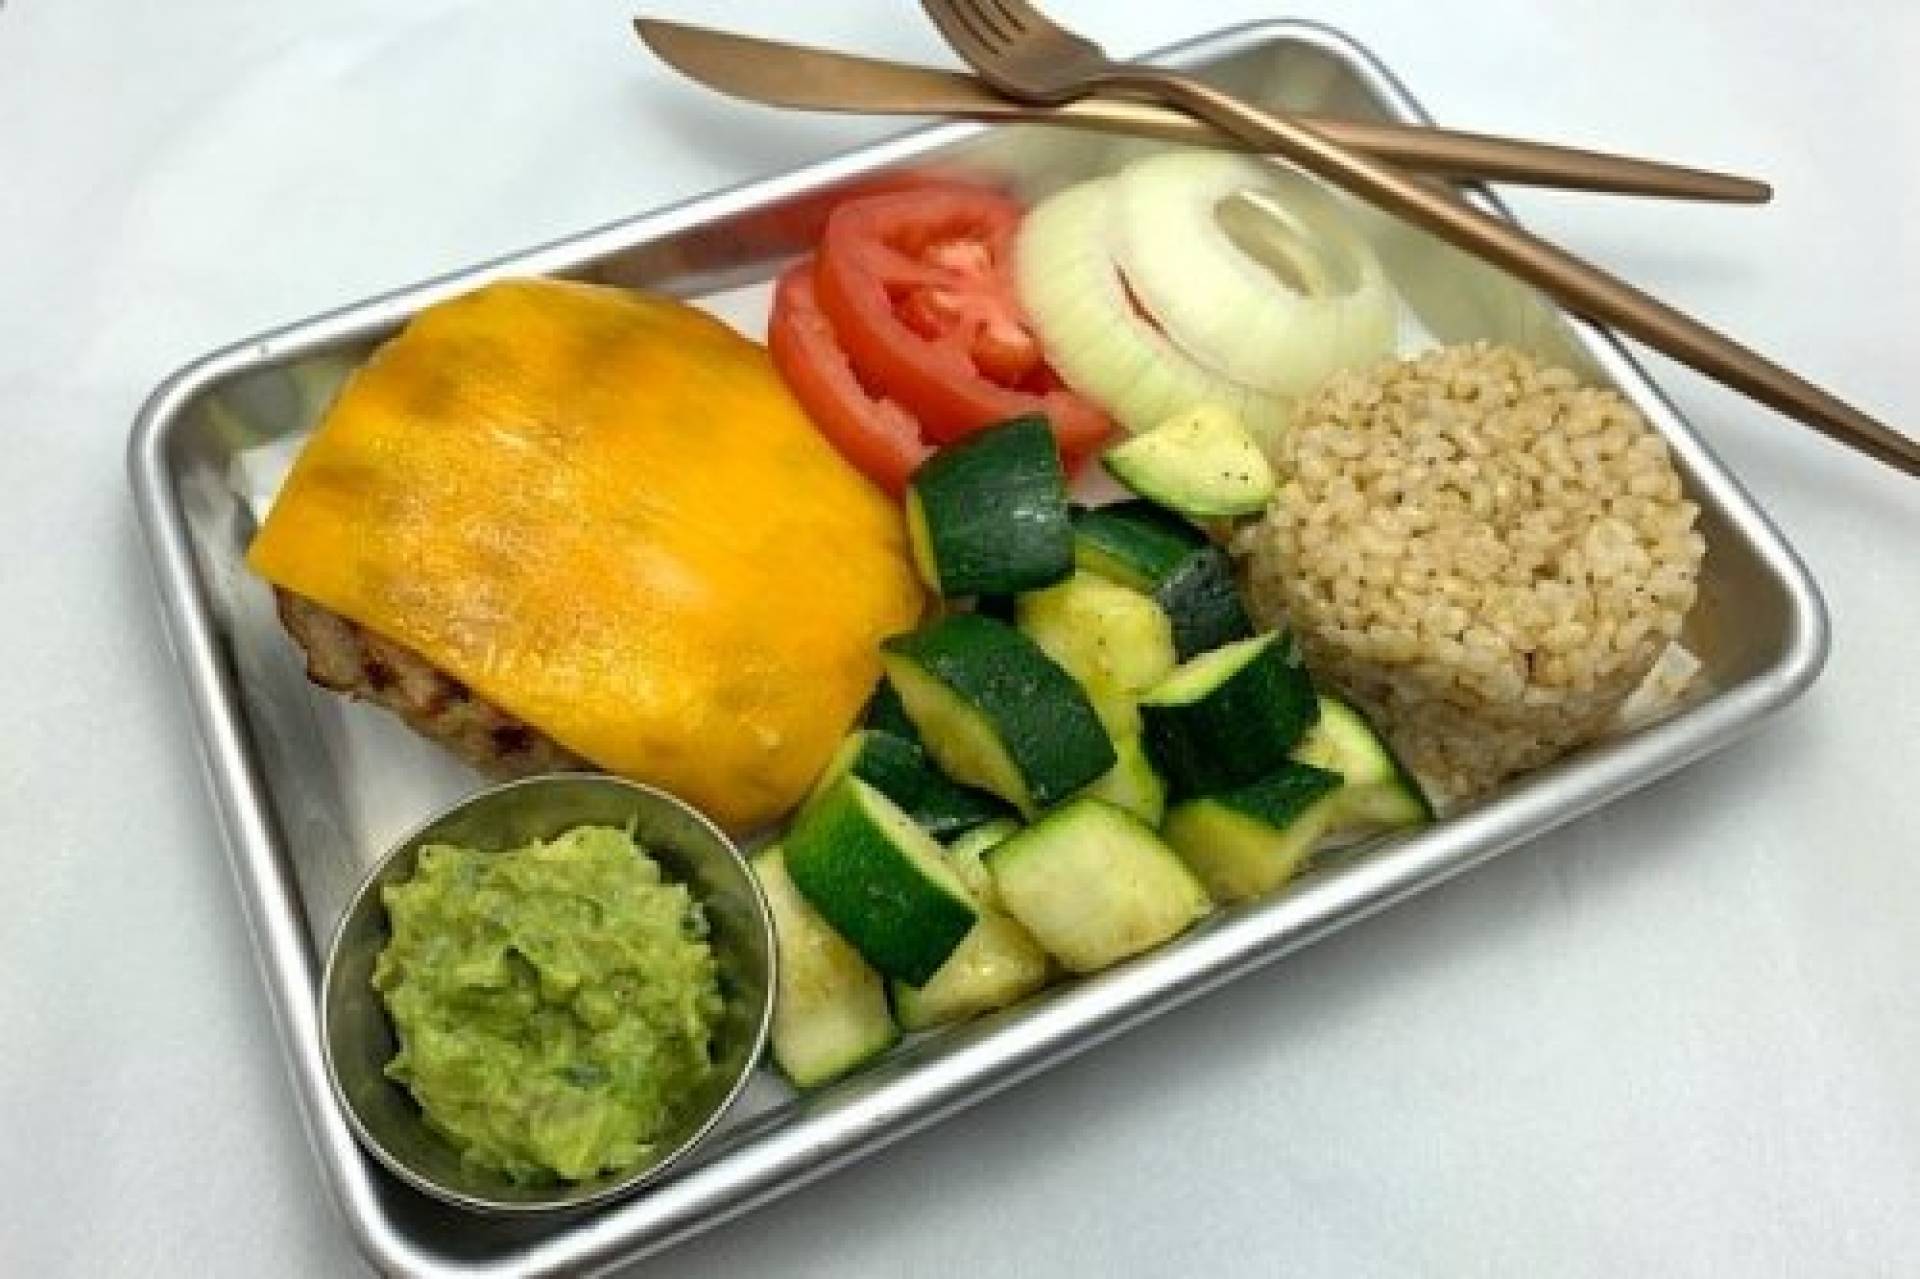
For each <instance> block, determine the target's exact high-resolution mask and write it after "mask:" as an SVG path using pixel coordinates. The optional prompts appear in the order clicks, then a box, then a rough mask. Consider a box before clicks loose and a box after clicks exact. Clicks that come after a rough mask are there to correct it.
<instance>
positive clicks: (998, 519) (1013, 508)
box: [907, 416, 1073, 599]
mask: <svg viewBox="0 0 1920 1279" xmlns="http://www.w3.org/2000/svg"><path fill="white" fill-rule="evenodd" d="M907 510H908V523H909V526H910V528H911V530H912V533H913V539H914V551H915V560H916V562H917V563H919V565H920V567H921V571H922V575H923V576H924V577H926V579H927V585H928V586H929V587H931V588H933V589H934V590H936V591H938V592H939V593H940V594H941V595H942V596H943V597H945V598H947V599H954V598H957V597H960V596H967V595H1014V594H1018V593H1019V592H1021V591H1030V590H1037V589H1038V588H1040V587H1042V586H1050V585H1052V584H1053V583H1055V582H1058V581H1060V580H1062V579H1063V578H1065V577H1066V576H1067V574H1068V573H1070V572H1072V571H1073V524H1072V521H1071V520H1070V519H1069V517H1068V514H1067V476H1066V472H1065V471H1064V470H1063V469H1062V468H1061V465H1060V452H1059V449H1058V448H1057V447H1056V446H1055V444H1054V440H1053V431H1052V430H1051V429H1050V428H1049V427H1048V426H1047V420H1046V419H1045V418H1044V417H1038V416H1029V417H1017V418H1012V419H1009V420H1008V421H1005V422H1002V423H1000V424H999V425H997V426H990V427H988V428H987V429H986V430H984V431H981V432H979V433H978V434H975V435H970V436H968V437H967V438H966V439H964V440H960V441H958V442H956V443H954V444H950V445H948V446H947V447H946V448H944V449H941V450H940V451H939V452H938V453H936V454H934V455H933V456H932V457H930V458H928V459H927V460H926V461H925V462H922V463H921V464H920V468H919V469H918V470H917V471H915V472H914V474H913V478H912V480H911V481H909V483H908V488H907Z"/></svg>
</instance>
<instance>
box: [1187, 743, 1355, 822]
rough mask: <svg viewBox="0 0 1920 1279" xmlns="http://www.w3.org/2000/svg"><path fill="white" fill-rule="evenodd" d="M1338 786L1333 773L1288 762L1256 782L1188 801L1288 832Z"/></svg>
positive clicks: (1336, 775) (1339, 782)
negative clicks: (1237, 814)
mask: <svg viewBox="0 0 1920 1279" xmlns="http://www.w3.org/2000/svg"><path fill="white" fill-rule="evenodd" d="M1340 785H1341V781H1340V774H1338V773H1336V772H1332V771H1331V770H1329V769H1325V768H1315V767H1314V766H1313V765H1311V764H1301V763H1297V762H1295V761H1292V760H1288V761H1287V762H1285V763H1283V764H1281V765H1280V767H1279V769H1278V770H1277V771H1275V772H1271V773H1268V774H1267V775H1266V776H1265V777H1262V778H1261V779H1259V780H1258V781H1255V782H1250V783H1248V784H1247V785H1245V786H1241V787H1237V788H1236V789H1234V790H1230V791H1222V792H1220V793H1219V794H1215V795H1208V796H1205V797H1203V798H1201V799H1198V800H1191V801H1189V802H1190V803H1196V804H1217V805H1219V806H1220V807H1222V808H1225V809H1229V810H1231V811H1233V812H1236V813H1240V814H1243V815H1245V816H1247V817H1251V818H1253V819H1254V820H1255V821H1257V822H1259V823H1260V824H1261V825H1263V826H1267V827H1269V828H1271V829H1273V830H1287V829H1289V828H1291V827H1292V826H1294V825H1295V824H1296V823H1297V822H1298V821H1299V820H1300V818H1301V816H1302V815H1304V814H1305V813H1306V812H1307V811H1308V810H1310V809H1311V808H1312V807H1313V806H1314V805H1315V804H1318V803H1319V802H1320V801H1321V800H1323V799H1325V798H1326V797H1327V796H1329V795H1331V794H1333V793H1334V792H1335V791H1337V790H1339V789H1340Z"/></svg>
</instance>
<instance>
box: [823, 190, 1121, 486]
mask: <svg viewBox="0 0 1920 1279" xmlns="http://www.w3.org/2000/svg"><path fill="white" fill-rule="evenodd" d="M1019 221H1020V208H1019V206H1018V205H1016V204H1015V203H1014V202H1013V201H1012V200H1009V199H1008V198H1007V197H1006V196H1003V195H1000V194H998V193H997V192H993V191H988V190H986V189H984V188H981V187H973V186H965V185H961V184H958V183H948V184H943V185H937V186H927V187H922V188H919V189H917V190H907V191H899V192H893V193H889V194H884V195H875V196H869V197H865V198H862V199H858V200H852V201H849V202H847V203H845V204H842V205H841V206H840V207H839V208H837V209H835V210H834V211H833V214H832V216H830V217H829V218H828V219H827V227H826V231H825V232H824V233H823V234H822V236H821V239H820V252H819V258H818V266H817V267H816V270H815V284H816V286H817V288H818V291H819V302H820V309H821V310H822V311H823V312H824V313H825V314H826V317H827V319H828V320H829V321H830V322H831V323H832V326H833V331H834V332H835V333H836V334H838V335H839V339H840V347H841V349H842V350H844V351H845V352H846V353H847V355H848V357H849V358H850V359H851V360H852V361H853V365H854V367H855V368H856V369H858V370H859V373H860V377H861V379H862V380H863V381H864V382H865V383H866V384H867V385H868V386H875V387H883V388H885V390H886V393H887V395H888V396H889V397H890V398H892V399H894V400H896V401H898V402H899V404H900V406H901V407H902V408H904V409H906V410H907V411H908V412H909V413H911V414H912V415H913V416H914V417H915V418H916V419H918V420H919V422H920V425H921V427H922V429H923V430H924V431H925V432H926V434H927V436H928V437H929V438H931V439H933V440H936V441H939V442H941V443H947V442H949V441H952V440H957V439H959V438H961V437H962V436H965V435H970V434H972V433H973V432H975V431H978V430H980V429H981V428H983V427H987V426H991V425H993V424H994V423H995V422H1001V421H1005V420H1006V419H1007V418H1010V417H1018V416H1020V415H1021V414H1025V413H1044V414H1045V415H1046V416H1047V418H1048V419H1049V420H1050V421H1051V422H1052V423H1053V430H1054V435H1055V436H1056V438H1058V439H1059V441H1060V451H1061V453H1062V454H1063V455H1064V456H1065V458H1066V459H1067V461H1068V462H1069V464H1071V463H1072V462H1074V461H1075V460H1077V459H1079V458H1083V457H1085V456H1086V455H1087V454H1088V453H1090V452H1092V451H1093V449H1095V448H1096V447H1098V445H1099V444H1100V441H1101V440H1103V439H1105V438H1106V436H1107V433H1108V432H1109V431H1110V430H1111V429H1112V424H1111V423H1110V422H1109V421H1108V420H1107V417H1106V415H1105V414H1104V413H1102V412H1101V411H1100V410H1099V409H1098V408H1096V407H1094V406H1093V405H1092V404H1091V403H1089V402H1088V401H1086V400H1084V399H1082V398H1080V397H1079V396H1078V395H1075V394H1074V393H1073V392H1071V391H1069V390H1067V389H1066V388H1065V387H1063V386H1061V385H1060V382H1059V380H1058V379H1057V378H1055V377H1054V376H1053V371H1052V370H1051V369H1049V368H1048V367H1047V365H1046V361H1045V359H1044V357H1043V354H1042V352H1041V349H1040V340H1039V338H1037V337H1036V336H1035V335H1034V332H1033V329H1032V327H1031V326H1030V325H1029V324H1028V323H1027V319H1026V316H1025V314H1024V313H1023V312H1022V311H1021V308H1020V303H1019V299H1018V297H1017V296H1016V294H1015V292H1014V285H1013V236H1014V229H1015V227H1016V226H1017V225H1018V224H1019Z"/></svg>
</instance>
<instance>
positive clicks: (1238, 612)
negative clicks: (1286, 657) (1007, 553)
mask: <svg viewBox="0 0 1920 1279" xmlns="http://www.w3.org/2000/svg"><path fill="white" fill-rule="evenodd" d="M1073 559H1074V563H1075V565H1077V566H1078V567H1079V568H1081V569H1083V570H1085V571H1086V572H1089V573H1095V574H1098V575H1099V576H1101V577H1104V578H1106V579H1107V580H1108V581H1111V582H1118V583H1119V584H1120V585H1122V586H1126V587H1130V588H1132V589H1133V590H1136V591H1140V592H1142V593H1144V594H1147V595H1151V596H1152V597H1153V598H1154V600H1155V601H1156V602H1158V603H1159V605H1160V607H1161V608H1163V609H1165V610H1166V614H1167V617H1168V618H1169V619H1170V620H1171V621H1172V623H1173V648H1174V655H1175V657H1176V658H1178V659H1179V660H1180V661H1183V662H1184V661H1186V660H1187V659H1189V658H1191V657H1196V656H1198V655H1199V654H1201V653H1205V652H1208V651H1210V650H1212V649H1216V648H1219V647H1220V646H1221V645H1222V644H1229V643H1232V642H1233V641H1234V640H1238V639H1245V638H1246V637H1247V636H1249V635H1251V634H1253V623H1252V622H1251V621H1250V620H1248V618H1247V610H1246V607H1245V606H1244V605H1243V604H1242V603H1241V602H1240V589H1239V586H1238V584H1237V583H1236V582H1235V581H1234V576H1233V561H1232V560H1231V559H1230V558H1228V556H1227V553H1226V552H1225V551H1223V550H1221V549H1220V548H1219V547H1218V546H1215V545H1214V544H1213V543H1212V542H1209V541H1208V540H1207V538H1206V535H1205V534H1203V533H1202V532H1200V530H1199V529H1197V528H1195V527H1193V525H1191V524H1189V523H1187V522H1186V521H1185V520H1183V519H1181V518H1180V517H1179V516H1177V515H1174V514H1172V513H1171V512H1169V511H1164V510H1162V509H1160V508H1159V507H1158V506H1155V505H1154V504H1153V503H1152V502H1148V501H1143V500H1136V501H1131V502H1117V503H1115V504H1114V505H1112V506H1100V507H1095V508H1094V509H1092V510H1082V511H1078V512H1076V513H1075V514H1074V518H1073Z"/></svg>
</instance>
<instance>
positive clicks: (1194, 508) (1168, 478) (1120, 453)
mask: <svg viewBox="0 0 1920 1279" xmlns="http://www.w3.org/2000/svg"><path fill="white" fill-rule="evenodd" d="M1100 463H1101V465H1102V466H1104V467H1106V468H1107V471H1108V473H1109V474H1111V475H1112V476H1113V478H1114V479H1116V480H1119V481H1120V482H1121V483H1122V484H1124V485H1126V486H1127V487H1128V488H1130V489H1132V490H1133V491H1134V492H1135V493H1138V494H1139V495H1140V496H1141V497H1144V498H1146V499H1148V500H1149V501H1151V502H1155V503H1158V504H1159V505H1161V506H1164V507H1166V508H1167V509H1168V510H1170V511H1177V512H1179V513H1180V514H1181V515H1185V516H1187V517H1188V518H1189V519H1198V520H1205V519H1219V518H1223V517H1232V516H1237V515H1253V514H1255V513H1256V512H1259V511H1262V510H1264V509H1266V505H1267V502H1268V501H1269V500H1270V499H1271V498H1272V497H1273V489H1274V482H1273V467H1272V465H1271V464H1270V463H1268V461H1267V458H1266V455H1265V454H1264V453H1262V452H1261V451H1260V446H1259V445H1258V444H1255V443H1254V442H1253V436H1251V435H1249V434H1248V433H1247V428H1246V427H1245V426H1243V425H1241V422H1240V415H1239V414H1237V413H1235V412H1234V411H1233V410H1232V409H1230V408H1228V407H1227V406H1226V405H1224V404H1199V405H1195V406H1194V407H1193V408H1190V409H1188V410H1186V411H1185V412H1182V413H1176V414H1174V415H1173V416H1172V417H1170V418H1168V419H1167V420H1166V421H1164V422H1162V423H1161V424H1160V425H1159V426H1156V427H1154V428H1153V429H1152V430H1151V431H1147V432H1146V433H1144V434H1141V435H1136V436H1134V437H1133V438H1132V439H1130V440H1128V441H1126V442H1125V443H1123V444H1119V445H1116V446H1115V447H1113V448H1111V449H1108V450H1107V452H1106V454H1105V456H1103V457H1102V458H1101V459H1100Z"/></svg>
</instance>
